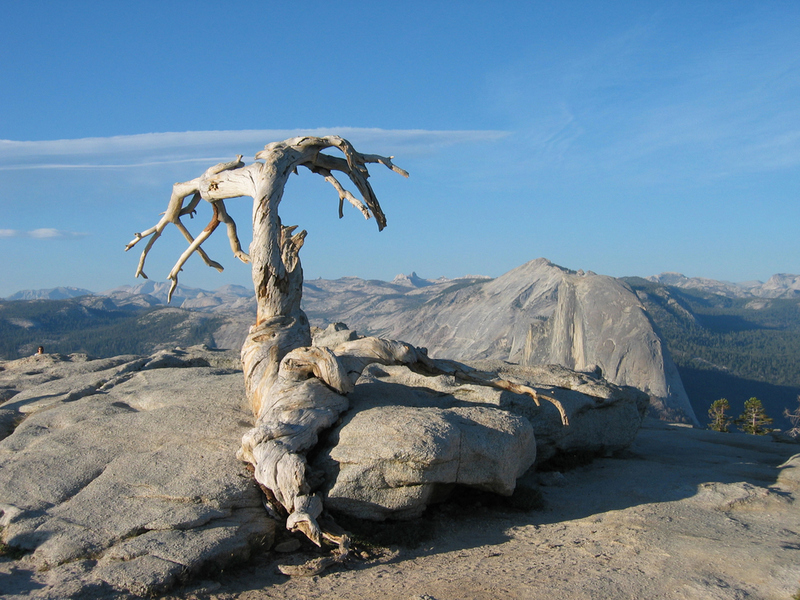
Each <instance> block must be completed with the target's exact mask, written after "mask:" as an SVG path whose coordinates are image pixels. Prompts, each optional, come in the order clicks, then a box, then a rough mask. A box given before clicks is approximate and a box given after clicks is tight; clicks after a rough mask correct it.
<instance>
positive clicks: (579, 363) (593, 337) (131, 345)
mask: <svg viewBox="0 0 800 600" xmlns="http://www.w3.org/2000/svg"><path fill="white" fill-rule="evenodd" d="M168 287H169V286H168V284H166V283H157V282H152V281H146V282H144V283H141V284H138V285H136V286H122V287H119V288H114V289H112V290H108V291H106V292H103V293H102V294H97V295H88V294H90V292H87V290H81V289H78V288H55V289H51V290H39V291H31V290H27V291H24V292H18V293H17V294H14V295H13V296H11V297H9V298H8V299H7V300H9V301H13V300H23V301H24V302H9V301H7V302H0V333H1V334H2V335H1V336H0V357H4V358H14V357H16V356H21V355H24V354H27V353H32V352H33V351H34V350H35V348H36V346H37V345H42V344H44V345H46V347H47V349H48V351H58V352H74V351H78V350H83V351H85V352H89V353H90V354H99V355H105V356H108V355H111V354H112V353H117V354H119V353H122V352H134V353H146V352H152V351H155V350H157V349H160V348H167V347H174V346H175V345H189V344H192V343H206V344H208V345H209V346H212V347H219V348H238V347H239V346H240V345H241V342H242V340H243V338H244V336H245V334H246V332H247V329H248V327H249V325H250V324H252V322H253V319H254V314H255V302H254V298H253V293H252V291H251V290H249V289H247V288H245V287H242V286H234V285H229V286H224V287H221V288H219V289H217V290H214V291H206V290H200V289H193V288H187V287H184V286H179V287H178V288H177V290H176V292H175V294H174V295H173V300H172V304H171V305H170V306H169V307H166V306H165V303H166V294H167V290H168ZM43 299H45V300H47V301H46V302H42V300H43ZM798 299H800V276H797V275H787V274H778V275H775V276H773V277H771V278H770V279H769V280H768V281H767V282H766V283H761V282H747V283H741V284H736V283H730V282H721V281H715V280H710V279H704V278H689V277H685V276H683V275H680V274H677V273H662V274H660V275H656V276H652V277H647V278H635V277H634V278H624V279H616V278H613V277H607V276H603V275H597V274H595V273H592V272H591V271H589V272H584V271H573V270H570V269H565V268H563V267H559V266H557V265H554V264H552V263H551V262H550V261H548V260H546V259H537V260H534V261H530V262H528V263H526V264H524V265H522V266H520V267H518V268H516V269H513V270H512V271H510V272H508V273H506V274H504V275H502V276H500V277H498V278H494V279H492V278H489V277H483V276H466V277H462V278H457V279H444V278H441V279H437V280H429V279H423V278H421V277H419V276H417V274H416V273H411V274H410V275H398V276H397V277H396V278H395V279H394V280H392V281H390V282H386V281H378V280H364V279H360V278H357V277H345V278H341V279H336V280H324V279H316V280H308V281H306V282H305V284H304V298H303V305H304V310H305V311H306V313H307V314H308V317H309V320H310V321H311V323H312V325H315V326H319V327H324V326H326V325H328V324H330V323H333V322H344V323H347V325H348V326H349V327H350V328H351V329H355V330H357V331H358V332H359V333H361V334H369V335H380V336H384V337H390V338H394V339H403V340H405V341H408V342H410V343H413V344H415V345H419V346H424V347H427V348H428V350H429V352H430V354H431V355H432V356H437V357H443V358H452V359H457V360H504V361H509V362H516V363H521V364H530V365H533V364H541V363H558V364H563V365H565V366H568V367H570V368H573V369H576V370H584V371H596V372H600V373H602V374H603V376H604V377H606V378H607V379H609V380H610V381H612V382H614V383H618V384H626V385H633V386H634V387H638V388H639V389H642V390H644V391H646V392H647V393H648V394H650V396H651V402H652V404H653V406H654V407H655V411H656V412H657V413H659V414H660V416H662V417H663V418H668V419H673V420H684V421H687V422H690V423H698V422H705V421H706V414H705V413H706V411H707V409H708V406H709V404H710V403H711V401H713V400H714V399H716V398H718V397H722V396H726V397H728V399H729V400H730V401H731V404H732V406H733V411H732V412H734V413H735V414H734V416H736V414H738V412H737V411H739V410H740V407H741V405H742V404H743V402H744V400H746V399H747V398H748V397H750V396H749V395H748V394H750V395H756V396H758V397H759V398H761V399H762V401H763V402H764V404H765V407H767V410H768V413H770V414H771V415H772V416H773V417H774V418H776V425H778V426H781V425H783V426H785V424H784V423H782V422H781V420H780V413H781V412H782V409H783V407H792V408H793V404H794V403H795V401H796V398H797V397H798V395H800V302H798ZM796 357H797V358H796Z"/></svg>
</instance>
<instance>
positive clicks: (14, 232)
mask: <svg viewBox="0 0 800 600" xmlns="http://www.w3.org/2000/svg"><path fill="white" fill-rule="evenodd" d="M87 235H89V234H88V233H79V232H76V231H64V230H61V229H53V228H52V227H42V228H39V229H33V230H31V231H20V230H18V229H0V238H34V239H38V240H55V239H59V240H66V239H76V238H82V237H86V236H87Z"/></svg>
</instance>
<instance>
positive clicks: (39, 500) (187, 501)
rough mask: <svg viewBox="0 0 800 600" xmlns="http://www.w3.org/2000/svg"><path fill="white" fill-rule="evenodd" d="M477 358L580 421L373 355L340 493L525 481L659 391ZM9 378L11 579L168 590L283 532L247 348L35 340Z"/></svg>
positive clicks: (117, 590) (632, 415) (12, 586)
mask: <svg viewBox="0 0 800 600" xmlns="http://www.w3.org/2000/svg"><path fill="white" fill-rule="evenodd" d="M343 335H344V336H348V335H350V334H349V333H344V332H343V333H339V334H337V335H336V336H333V338H335V340H338V338H340V337H342V336H343ZM475 366H476V367H478V368H483V369H494V370H498V371H499V372H500V373H501V375H502V376H503V377H505V378H506V379H509V380H512V381H515V382H518V383H523V384H526V385H529V386H531V387H533V388H535V389H536V390H537V391H539V392H540V393H541V394H546V395H549V396H552V397H554V398H556V399H557V400H558V401H559V402H560V403H561V405H562V406H563V407H564V410H565V412H566V414H567V416H568V419H569V426H564V425H563V424H562V423H561V417H560V415H559V413H558V411H557V410H556V408H555V407H554V406H553V405H552V404H551V403H549V402H547V401H544V400H542V402H541V406H536V404H535V403H534V402H533V400H532V399H531V398H529V397H527V396H519V395H517V394H512V393H510V392H506V391H500V390H495V389H491V388H486V387H482V386H476V385H464V384H463V383H460V382H457V381H456V380H455V379H453V378H452V377H449V376H438V377H425V376H423V375H419V374H417V373H413V372H411V371H409V370H408V369H406V368H405V367H384V366H379V365H372V366H370V367H368V368H367V369H366V370H365V371H364V374H363V376H362V377H361V379H360V380H359V381H358V384H357V385H356V389H355V391H354V392H353V393H352V394H351V395H350V396H349V400H350V405H351V406H350V410H349V411H348V412H347V413H345V414H344V415H343V418H342V420H341V421H340V423H339V424H337V426H336V427H334V428H333V430H332V431H330V432H329V434H328V435H327V436H326V438H325V439H324V440H323V443H322V444H321V445H320V447H319V449H318V450H317V451H316V452H315V453H314V454H313V455H312V456H311V457H310V465H311V467H312V471H314V472H315V474H316V476H317V480H318V481H319V482H320V491H321V492H322V493H323V494H324V496H325V503H326V506H327V507H329V508H330V509H331V511H332V512H334V513H336V512H340V513H345V514H347V515H349V516H352V517H358V518H367V519H373V520H383V519H386V518H388V517H391V518H413V517H415V516H418V515H419V514H421V513H422V512H423V511H424V510H425V508H426V507H427V506H428V505H429V504H431V503H433V502H440V501H442V500H443V499H445V498H446V497H447V495H448V494H449V493H451V492H452V490H453V489H454V488H456V486H458V485H467V486H472V487H477V488H480V489H483V490H488V491H492V492H496V493H499V494H503V495H510V494H511V493H513V491H514V489H515V486H516V484H517V480H518V478H520V477H522V476H523V475H524V474H526V472H531V467H535V465H537V464H541V463H542V462H547V461H550V460H552V459H554V458H557V457H559V456H569V455H572V454H581V455H586V454H593V455H610V454H612V453H614V452H617V451H619V450H622V449H624V448H626V447H628V446H629V445H630V444H631V443H632V441H633V439H634V437H635V435H636V432H637V431H638V429H639V426H640V424H641V421H642V416H643V414H644V412H645V410H646V406H647V397H646V396H645V395H644V394H642V393H640V392H637V391H636V390H634V389H632V388H621V387H618V386H614V385H612V384H609V383H607V382H605V381H603V380H602V379H600V378H597V377H595V376H594V375H592V374H585V373H575V372H573V371H569V370H567V369H564V368H562V367H525V368H522V367H518V366H515V365H510V364H507V363H491V364H488V363H485V364H476V365H475ZM0 390H2V391H3V394H4V398H6V400H5V402H4V403H3V404H0V437H2V438H4V439H2V441H0V527H1V528H2V529H1V530H0V535H1V536H2V541H3V542H4V543H5V544H7V545H9V546H11V547H13V548H16V549H19V550H20V551H24V553H25V554H24V555H23V556H22V557H21V558H19V559H18V560H13V561H12V560H11V559H8V558H3V559H0V561H2V563H5V564H2V565H0V566H2V567H3V568H0V590H2V593H3V594H4V595H6V596H8V597H10V598H17V597H19V598H22V597H37V598H78V597H80V598H92V597H97V598H100V597H108V596H110V595H115V596H120V595H122V596H125V595H132V596H154V595H158V594H161V593H164V592H165V591H167V590H168V589H170V588H171V587H173V586H174V585H176V584H179V583H184V582H186V581H189V580H191V579H207V578H209V577H211V576H213V574H214V573H215V572H219V571H221V570H223V569H226V568H227V567H228V566H230V565H233V564H241V563H243V562H245V561H246V560H247V559H248V558H249V557H250V556H251V555H252V554H253V553H254V552H264V551H266V550H269V549H270V548H271V546H272V545H273V543H274V540H275V535H276V523H275V521H273V520H272V519H270V518H269V517H268V516H267V513H266V511H265V510H264V508H263V506H262V497H261V492H260V490H259V489H258V488H257V486H256V484H255V482H254V480H253V478H252V475H251V473H250V472H249V471H248V470H247V469H246V468H245V465H244V464H243V463H240V462H239V461H237V460H236V458H235V455H236V450H237V449H238V447H239V445H240V440H241V438H242V435H243V434H244V433H246V432H247V431H248V430H249V428H250V427H251V424H252V416H251V414H250V413H249V409H248V407H247V405H246V400H245V394H244V382H243V378H242V373H241V369H240V363H239V359H238V353H236V352H231V351H215V350H210V349H208V348H205V347H193V348H189V349H186V350H181V349H176V350H173V351H163V352H160V353H157V354H155V355H153V356H149V357H142V356H119V357H114V358H110V359H90V358H89V357H87V356H85V355H77V354H74V355H68V356H66V355H43V356H34V357H28V358H24V359H20V360H17V361H7V362H0ZM9 563H13V564H12V566H10V567H9V566H8V564H9Z"/></svg>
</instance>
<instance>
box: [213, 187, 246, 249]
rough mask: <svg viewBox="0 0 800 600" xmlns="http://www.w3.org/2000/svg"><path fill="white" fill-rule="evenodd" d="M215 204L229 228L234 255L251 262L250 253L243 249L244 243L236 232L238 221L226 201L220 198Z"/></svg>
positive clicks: (229, 238) (221, 218)
mask: <svg viewBox="0 0 800 600" xmlns="http://www.w3.org/2000/svg"><path fill="white" fill-rule="evenodd" d="M214 206H216V207H217V208H218V209H219V220H220V221H222V222H223V223H225V225H226V226H227V228H228V240H229V241H230V243H231V250H232V251H233V255H234V256H235V257H236V258H238V259H239V260H240V261H242V262H243V263H249V262H250V255H249V254H247V253H245V252H244V251H243V250H242V243H241V242H240V241H239V235H238V233H237V232H236V223H235V222H234V220H233V217H231V216H230V215H229V214H228V211H227V210H226V209H225V203H224V202H223V201H222V200H218V201H217V202H215V203H214Z"/></svg>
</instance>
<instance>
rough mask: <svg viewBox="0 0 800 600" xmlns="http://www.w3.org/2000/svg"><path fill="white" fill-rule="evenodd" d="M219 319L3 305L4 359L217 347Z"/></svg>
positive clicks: (166, 311) (170, 312) (159, 311)
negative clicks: (37, 353)
mask: <svg viewBox="0 0 800 600" xmlns="http://www.w3.org/2000/svg"><path fill="white" fill-rule="evenodd" d="M219 324H220V319H219V318H218V317H207V316H205V315H202V316H199V315H198V313H190V312H189V311H184V310H180V309H174V308H137V309H117V308H115V307H114V308H111V309H107V308H93V307H89V306H84V305H83V304H81V303H80V302H79V301H77V300H74V299H71V300H31V301H0V359H4V360H11V359H15V358H21V357H22V356H27V355H30V354H33V353H34V352H35V350H36V348H37V346H40V345H41V346H44V347H45V351H46V352H54V353H61V354H71V353H75V352H82V353H86V354H89V355H91V356H96V357H107V356H116V355H119V354H150V353H152V352H153V350H154V348H156V347H157V346H159V345H163V344H172V345H187V346H188V345H192V344H200V343H205V344H208V345H211V346H213V344H214V340H213V332H214V331H215V330H216V329H217V327H219Z"/></svg>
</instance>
